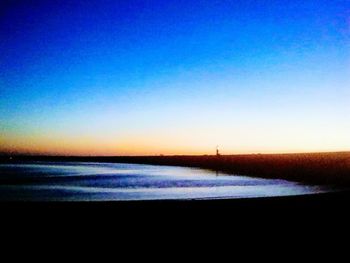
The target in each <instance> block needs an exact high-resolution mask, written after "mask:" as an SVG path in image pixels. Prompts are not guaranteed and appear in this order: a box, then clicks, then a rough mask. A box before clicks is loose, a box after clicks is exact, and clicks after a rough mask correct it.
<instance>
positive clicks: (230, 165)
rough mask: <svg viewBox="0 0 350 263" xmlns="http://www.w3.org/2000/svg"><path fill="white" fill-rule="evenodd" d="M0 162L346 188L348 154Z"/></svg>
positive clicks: (16, 159)
mask: <svg viewBox="0 0 350 263" xmlns="http://www.w3.org/2000/svg"><path fill="white" fill-rule="evenodd" d="M0 160H1V161H2V162H25V161H72V162H112V163H133V164H153V165H172V166H185V167H197V168H204V169H210V170H214V171H218V172H223V173H229V174H236V175H247V176H254V177H263V178H278V179H286V180H291V181H298V182H305V183H312V184H333V185H339V186H349V185H350V152H337V153H303V154H250V155H221V156H215V155H202V156H185V155H183V156H180V155H177V156H113V157H78V156H76V157H72V156H69V157H68V156H15V157H12V159H11V160H10V159H9V156H2V157H0Z"/></svg>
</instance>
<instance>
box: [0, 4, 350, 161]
mask: <svg viewBox="0 0 350 263" xmlns="http://www.w3.org/2000/svg"><path fill="white" fill-rule="evenodd" d="M349 100H350V2H349V1H340V0H334V1H324V0H319V1H309V0H304V1H299V0H293V1H283V0H280V1H253V0H246V1H238V0H236V1H215V0H211V1H209V0H208V1H202V0H196V1H191V0H186V1H183V0H177V1H173V0H168V1H161V0H159V1H156V0H154V1H152V0H149V1H146V0H145V1H136V0H130V1H118V0H116V1H106V0H94V1H89V0H87V1H56V0H52V1H48V0H47V1H40V0H37V1H30V0H27V1H17V0H12V1H8V0H5V1H1V3H0V153H13V154H15V153H22V154H23V153H26V154H50V155H158V154H214V153H215V149H216V146H217V145H219V148H220V151H221V153H223V154H237V153H281V152H286V153H287V152H317V151H348V150H350V136H349V134H350V121H349V117H350V103H349Z"/></svg>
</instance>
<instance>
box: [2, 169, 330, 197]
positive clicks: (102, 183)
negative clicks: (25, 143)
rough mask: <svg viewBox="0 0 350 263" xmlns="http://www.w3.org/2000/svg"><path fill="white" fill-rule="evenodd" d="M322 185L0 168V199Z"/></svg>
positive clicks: (237, 192)
mask: <svg viewBox="0 0 350 263" xmlns="http://www.w3.org/2000/svg"><path fill="white" fill-rule="evenodd" d="M325 191H328V189H327V188H325V187H320V186H307V185H303V184H299V183H294V182H288V181H285V180H273V179H261V178H253V177H247V176H227V175H224V174H220V173H219V174H217V173H215V172H212V171H207V170H202V169H193V168H184V167H172V166H156V165H138V164H111V163H72V162H60V163H59V162H55V163H43V162H36V163H27V164H0V200H28V201H51V200H52V201H107V200H155V199H202V198H248V197H269V196H287V195H301V194H311V193H320V192H325Z"/></svg>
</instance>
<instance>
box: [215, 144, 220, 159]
mask: <svg viewBox="0 0 350 263" xmlns="http://www.w3.org/2000/svg"><path fill="white" fill-rule="evenodd" d="M216 156H220V153H219V146H218V145H217V146H216Z"/></svg>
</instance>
